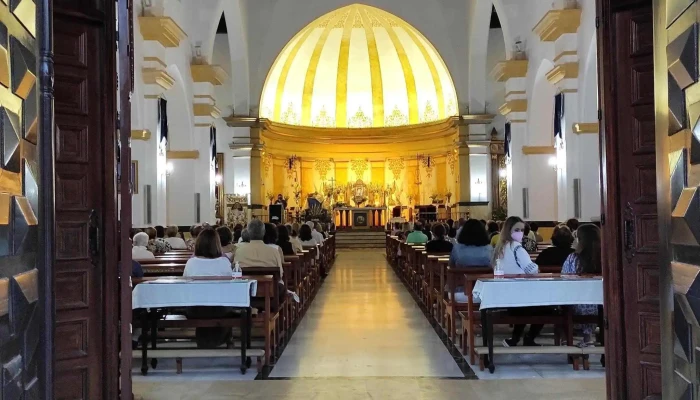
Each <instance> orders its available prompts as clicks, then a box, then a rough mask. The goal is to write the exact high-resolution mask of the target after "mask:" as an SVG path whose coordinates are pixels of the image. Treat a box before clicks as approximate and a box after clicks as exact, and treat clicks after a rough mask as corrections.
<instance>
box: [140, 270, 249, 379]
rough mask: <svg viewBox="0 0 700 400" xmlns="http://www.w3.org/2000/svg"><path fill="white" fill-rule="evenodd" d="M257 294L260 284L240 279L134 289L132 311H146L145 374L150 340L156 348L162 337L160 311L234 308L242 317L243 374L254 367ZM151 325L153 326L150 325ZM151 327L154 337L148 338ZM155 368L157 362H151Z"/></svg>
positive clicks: (167, 281) (163, 281)
mask: <svg viewBox="0 0 700 400" xmlns="http://www.w3.org/2000/svg"><path fill="white" fill-rule="evenodd" d="M256 292H257V281H255V280H252V279H240V278H230V279H226V278H224V277H221V278H205V279H201V278H200V279H197V278H159V279H154V280H150V281H145V282H142V283H140V284H138V285H136V286H135V287H134V290H133V292H132V295H131V298H132V300H131V302H132V309H134V310H136V309H142V310H143V312H142V315H141V324H142V327H143V330H144V333H143V334H142V342H141V344H142V365H141V372H142V373H143V374H144V375H146V374H147V373H148V363H147V360H148V338H149V337H150V338H151V344H152V348H153V349H155V348H156V338H157V334H158V313H157V310H158V309H164V308H180V307H198V306H199V307H231V308H237V309H240V310H241V312H242V314H241V322H240V324H241V336H242V340H241V343H242V345H241V360H242V367H241V372H243V373H245V370H246V369H247V367H248V366H249V365H250V360H249V359H248V357H247V356H246V348H247V347H248V346H249V343H250V340H249V339H248V338H250V327H251V321H250V319H251V308H250V299H251V297H252V296H255V294H256ZM149 322H150V324H149ZM148 327H150V331H151V332H150V334H148V335H147V334H146V332H147V330H148V329H147V328H148ZM151 365H152V366H153V368H155V366H156V365H157V360H155V359H153V360H151Z"/></svg>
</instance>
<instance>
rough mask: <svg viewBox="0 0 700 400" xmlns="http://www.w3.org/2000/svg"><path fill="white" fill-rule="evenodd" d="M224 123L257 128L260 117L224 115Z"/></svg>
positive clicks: (235, 126) (234, 126)
mask: <svg viewBox="0 0 700 400" xmlns="http://www.w3.org/2000/svg"><path fill="white" fill-rule="evenodd" d="M224 121H226V125H228V126H230V127H233V128H257V127H259V126H260V119H259V118H255V117H236V116H233V115H231V116H229V117H225V118H224Z"/></svg>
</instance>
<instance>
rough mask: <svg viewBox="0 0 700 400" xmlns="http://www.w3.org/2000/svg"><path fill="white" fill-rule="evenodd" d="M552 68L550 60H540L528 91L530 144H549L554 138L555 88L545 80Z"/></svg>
mask: <svg viewBox="0 0 700 400" xmlns="http://www.w3.org/2000/svg"><path fill="white" fill-rule="evenodd" d="M552 68H554V63H552V61H550V60H547V59H544V60H542V62H540V65H539V67H538V68H537V72H536V75H535V79H534V81H533V83H532V87H531V88H530V90H529V91H528V93H530V96H529V100H528V113H527V121H528V124H527V125H528V139H529V143H528V144H530V145H538V146H540V145H542V146H543V145H549V144H552V143H553V140H554V139H553V138H554V132H553V131H554V125H553V120H554V96H555V95H556V94H557V88H556V87H555V86H554V85H552V84H551V83H549V81H548V80H547V73H548V72H549V71H551V70H552Z"/></svg>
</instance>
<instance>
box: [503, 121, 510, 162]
mask: <svg viewBox="0 0 700 400" xmlns="http://www.w3.org/2000/svg"><path fill="white" fill-rule="evenodd" d="M505 134H506V136H505V140H504V143H503V147H504V150H505V152H506V157H508V158H510V122H506V128H505Z"/></svg>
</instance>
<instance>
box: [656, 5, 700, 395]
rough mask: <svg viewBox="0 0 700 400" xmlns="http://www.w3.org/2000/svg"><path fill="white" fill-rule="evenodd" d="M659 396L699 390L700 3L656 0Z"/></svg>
mask: <svg viewBox="0 0 700 400" xmlns="http://www.w3.org/2000/svg"><path fill="white" fill-rule="evenodd" d="M655 4H657V8H656V9H655V10H654V13H655V15H656V16H657V18H656V21H655V23H656V25H655V28H656V47H655V49H656V50H657V51H658V52H659V55H660V56H659V57H656V71H657V76H656V85H655V90H656V101H657V118H658V119H659V123H658V124H657V138H658V139H657V154H658V158H657V160H658V167H657V168H658V170H659V173H658V174H657V176H658V180H659V191H660V196H659V199H660V201H659V213H660V217H661V218H660V223H661V232H662V237H663V238H664V240H663V241H662V242H661V250H662V251H661V257H660V259H661V262H662V270H661V278H662V279H661V293H662V295H661V299H662V301H661V310H662V315H663V316H664V318H665V319H664V320H662V322H663V323H662V325H661V326H662V342H661V344H662V354H663V362H662V365H663V379H664V385H663V386H664V393H663V398H664V399H666V398H669V399H688V400H694V399H698V398H700V393H699V390H700V389H699V388H700V386H699V383H700V382H699V377H700V375H699V374H700V353H699V352H698V348H699V347H700V325H699V323H698V321H699V320H700V189H699V188H698V186H699V185H700V124H699V122H700V96H698V93H700V92H699V90H700V83H699V82H698V70H699V65H698V40H699V38H698V34H699V29H698V25H699V23H700V17H699V14H698V12H700V5H698V3H697V2H692V1H689V0H684V1H680V0H663V1H657V2H655Z"/></svg>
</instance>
